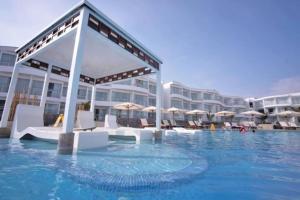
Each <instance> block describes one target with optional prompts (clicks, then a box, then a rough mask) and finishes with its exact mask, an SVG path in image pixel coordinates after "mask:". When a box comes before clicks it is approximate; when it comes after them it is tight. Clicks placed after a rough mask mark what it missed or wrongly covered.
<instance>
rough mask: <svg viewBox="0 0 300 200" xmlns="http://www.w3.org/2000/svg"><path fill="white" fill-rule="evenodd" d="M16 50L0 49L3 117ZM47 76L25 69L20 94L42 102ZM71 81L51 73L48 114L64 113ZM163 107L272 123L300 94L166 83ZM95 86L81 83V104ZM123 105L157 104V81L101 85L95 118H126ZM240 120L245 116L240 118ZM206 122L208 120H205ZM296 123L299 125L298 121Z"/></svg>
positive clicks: (299, 101) (138, 79) (144, 79)
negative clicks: (238, 92) (248, 94)
mask: <svg viewBox="0 0 300 200" xmlns="http://www.w3.org/2000/svg"><path fill="white" fill-rule="evenodd" d="M15 50H16V47H8V46H0V116H1V114H2V111H3V107H4V103H5V98H6V95H7V91H8V88H9V83H10V78H11V74H12V71H13V66H14V63H15V59H16V53H15ZM43 76H44V75H43V74H41V73H39V71H37V70H34V69H31V68H21V71H20V75H19V77H18V81H17V86H16V92H17V93H20V94H23V95H26V96H27V97H30V98H33V97H35V98H36V99H37V100H39V99H40V96H41V94H42V89H43V81H44V78H43ZM67 83H68V78H67V77H63V76H57V75H55V74H51V77H50V81H49V85H48V92H47V101H46V105H45V114H52V115H58V114H62V113H64V107H65V100H66V93H67ZM161 87H162V96H161V98H162V107H163V108H165V109H167V108H170V107H176V108H180V109H183V110H194V109H200V110H205V111H210V112H212V113H215V112H218V111H222V110H227V111H233V112H236V113H241V112H244V111H246V110H248V109H255V110H257V111H259V112H264V113H269V117H268V121H269V122H274V121H276V120H278V118H277V117H276V116H275V115H276V114H277V113H279V112H281V111H284V110H286V109H290V108H297V107H298V108H299V107H300V93H293V94H286V95H278V96H269V97H263V98H248V99H244V98H243V97H238V96H226V95H222V94H220V93H219V92H218V91H216V90H212V89H198V88H192V87H189V86H186V85H184V84H182V83H180V82H176V81H173V82H168V83H162V84H161ZM91 94H92V87H91V85H90V84H87V83H84V82H80V86H79V89H78V104H80V103H85V102H88V101H90V100H91ZM121 102H134V103H137V104H140V105H143V106H145V107H146V106H155V105H156V81H155V79H153V78H152V77H151V75H150V76H142V77H136V78H132V79H127V80H122V81H119V82H114V83H113V84H105V85H97V91H96V101H95V118H96V120H98V121H103V120H104V117H105V114H108V113H111V114H116V115H121V116H124V117H125V116H126V112H119V111H117V110H115V109H113V106H114V105H116V104H118V103H121ZM149 115H151V113H146V112H141V111H131V113H130V117H132V118H141V117H148V116H149ZM185 117H187V116H186V115H184V114H182V113H181V114H180V113H178V114H175V118H176V119H179V120H183V119H185ZM237 117H242V116H239V115H237ZM163 118H166V119H168V118H170V114H166V113H164V114H163ZM204 119H205V117H204ZM293 121H295V122H296V123H298V121H299V120H298V119H297V118H293Z"/></svg>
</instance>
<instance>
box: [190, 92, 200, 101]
mask: <svg viewBox="0 0 300 200" xmlns="http://www.w3.org/2000/svg"><path fill="white" fill-rule="evenodd" d="M191 98H192V100H199V99H200V98H199V96H198V93H196V92H192V93H191Z"/></svg>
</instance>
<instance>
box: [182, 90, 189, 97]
mask: <svg viewBox="0 0 300 200" xmlns="http://www.w3.org/2000/svg"><path fill="white" fill-rule="evenodd" d="M183 96H185V97H188V98H189V97H190V91H188V90H187V89H183Z"/></svg>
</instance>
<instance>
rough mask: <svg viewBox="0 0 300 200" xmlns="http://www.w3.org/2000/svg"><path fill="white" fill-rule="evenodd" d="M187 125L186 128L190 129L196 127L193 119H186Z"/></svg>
mask: <svg viewBox="0 0 300 200" xmlns="http://www.w3.org/2000/svg"><path fill="white" fill-rule="evenodd" d="M187 127H188V128H192V129H196V128H197V125H196V124H195V122H194V121H188V123H187Z"/></svg>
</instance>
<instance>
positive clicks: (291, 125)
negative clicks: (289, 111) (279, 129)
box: [288, 122, 300, 129]
mask: <svg viewBox="0 0 300 200" xmlns="http://www.w3.org/2000/svg"><path fill="white" fill-rule="evenodd" d="M288 125H289V126H290V127H291V128H295V129H298V128H300V126H297V124H296V123H295V122H288Z"/></svg>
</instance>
